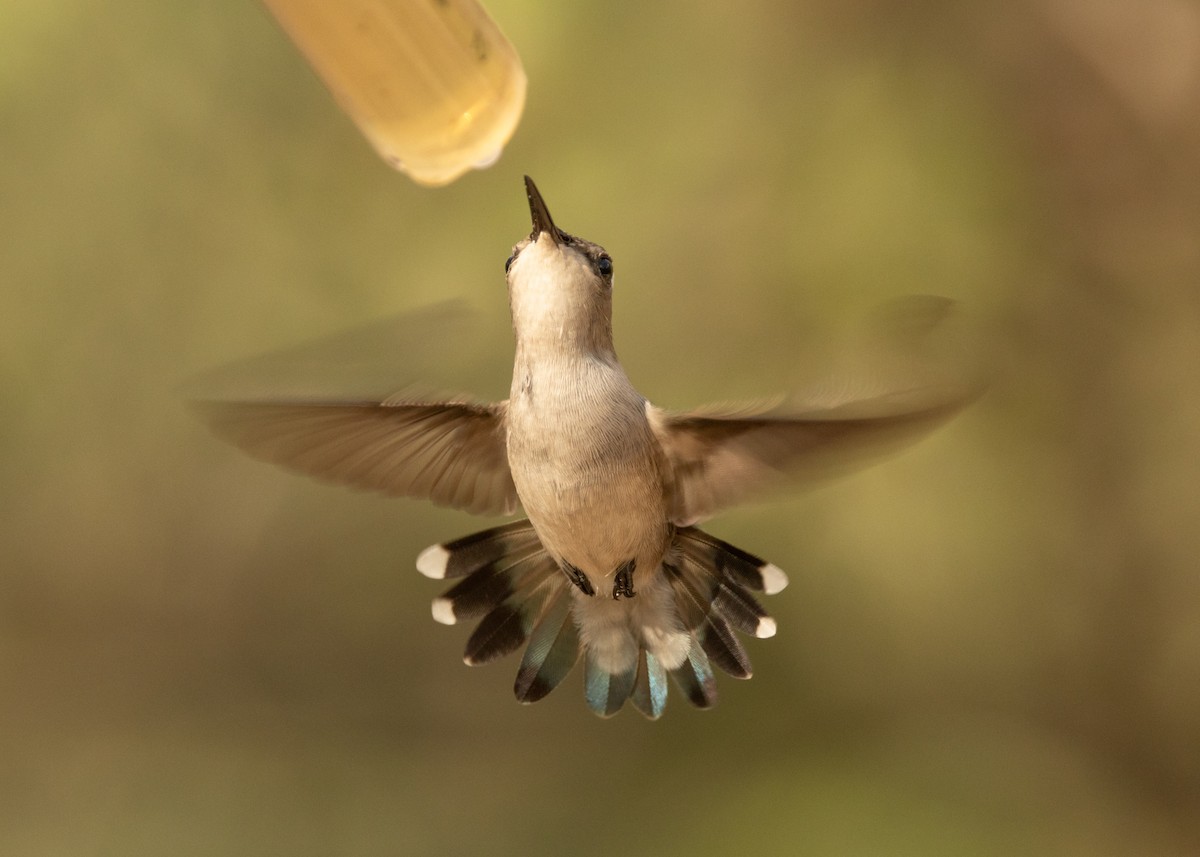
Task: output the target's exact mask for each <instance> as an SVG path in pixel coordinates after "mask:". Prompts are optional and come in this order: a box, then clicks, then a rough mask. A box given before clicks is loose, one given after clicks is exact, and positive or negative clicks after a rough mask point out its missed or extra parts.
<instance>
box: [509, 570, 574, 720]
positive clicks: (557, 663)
mask: <svg viewBox="0 0 1200 857" xmlns="http://www.w3.org/2000/svg"><path fill="white" fill-rule="evenodd" d="M578 659H579V631H578V629H577V628H576V627H575V622H574V620H573V619H572V618H571V590H570V588H569V587H565V586H560V587H559V588H558V593H557V594H556V595H555V596H554V598H553V599H552V600H551V601H550V603H549V604H548V605H547V606H546V610H545V612H544V613H543V614H542V618H541V619H540V620H538V623H537V627H535V628H534V629H533V633H532V634H531V635H530V637H529V645H528V646H527V647H526V649H525V657H524V658H522V659H521V667H520V669H518V670H517V681H516V684H514V685H513V693H515V694H516V697H517V701H518V702H525V703H530V702H537V701H538V700H539V699H541V698H542V697H543V696H545V695H546V694H548V693H549V692H550V691H552V690H554V688H556V687H558V683H559V682H561V681H562V680H563V679H564V678H565V677H566V675H567V673H569V672H570V671H571V668H572V667H574V666H575V661H577V660H578Z"/></svg>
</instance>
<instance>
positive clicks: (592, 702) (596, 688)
mask: <svg viewBox="0 0 1200 857" xmlns="http://www.w3.org/2000/svg"><path fill="white" fill-rule="evenodd" d="M585 658H586V659H585V661H584V696H585V697H586V698H587V704H588V708H590V709H592V711H594V712H595V713H596V714H599V715H600V716H601V717H612V716H613V715H614V714H616V713H617V712H618V711H620V710H621V706H623V705H624V704H625V700H627V699H628V698H629V694H630V693H631V692H632V691H633V688H634V681H635V680H636V678H637V667H636V665H635V667H634V668H633V669H630V670H626V671H625V672H620V673H610V672H609V671H608V670H606V669H604V668H602V667H601V666H599V665H598V664H597V663H596V661H595V660H593V659H592V658H590V657H586V656H585Z"/></svg>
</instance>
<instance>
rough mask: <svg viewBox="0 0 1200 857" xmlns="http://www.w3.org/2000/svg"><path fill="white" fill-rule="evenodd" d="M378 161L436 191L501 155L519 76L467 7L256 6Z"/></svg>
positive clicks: (446, 3)
mask: <svg viewBox="0 0 1200 857" xmlns="http://www.w3.org/2000/svg"><path fill="white" fill-rule="evenodd" d="M264 3H265V4H266V6H267V8H268V9H270V10H271V13H272V14H273V15H274V16H275V18H276V19H277V20H278V21H279V24H280V26H282V27H283V29H284V31H285V32H286V33H287V34H288V36H289V37H290V38H291V39H292V41H293V42H295V43H296V46H297V47H298V48H300V51H301V52H302V53H303V54H304V56H305V57H306V58H307V59H308V62H309V63H310V64H311V65H312V67H313V69H315V70H316V72H317V75H318V76H319V77H320V78H321V80H322V81H324V83H325V85H326V86H327V87H328V88H329V89H330V91H331V92H332V93H333V94H334V97H335V98H336V99H337V101H338V103H339V104H340V105H341V106H342V109H343V110H345V111H346V113H348V114H349V115H350V118H351V119H353V120H354V122H355V124H356V125H358V127H359V130H361V131H362V132H363V134H365V135H366V137H367V139H368V140H369V141H370V142H371V145H372V146H374V147H375V149H376V151H378V152H379V154H380V155H381V156H382V157H383V159H384V160H385V161H387V162H388V163H389V164H391V165H392V166H393V167H395V168H396V169H398V170H401V171H402V172H405V173H407V174H408V175H409V176H410V177H411V178H412V179H413V180H414V181H416V182H418V183H419V184H424V185H443V184H448V183H449V182H452V181H454V180H455V179H456V178H458V177H459V176H460V175H462V174H463V173H465V172H466V171H467V170H469V169H472V168H475V167H485V166H488V165H490V164H492V163H493V162H495V160H496V159H497V158H498V157H499V156H500V152H501V150H502V149H503V148H504V145H505V144H506V143H507V142H508V140H509V138H510V137H511V136H512V133H513V131H514V130H515V129H516V127H517V122H518V121H519V120H520V118H521V111H522V109H523V108H524V106H525V86H526V80H525V71H524V69H523V68H522V67H521V60H520V58H519V57H518V56H517V53H516V51H515V50H514V49H513V46H512V45H511V44H510V43H509V41H508V40H507V39H506V38H504V34H503V33H501V32H500V28H499V27H497V26H496V24H495V22H494V21H493V20H492V19H491V18H490V17H489V16H488V14H487V12H486V11H484V9H483V7H482V6H481V5H480V4H479V3H478V2H475V0H264Z"/></svg>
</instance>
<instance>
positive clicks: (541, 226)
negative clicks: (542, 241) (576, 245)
mask: <svg viewBox="0 0 1200 857" xmlns="http://www.w3.org/2000/svg"><path fill="white" fill-rule="evenodd" d="M525 194H526V196H528V197H529V214H530V216H531V217H532V218H533V231H532V232H530V233H529V238H530V240H532V241H537V240H538V236H539V235H541V234H542V233H543V232H545V233H548V234H549V235H550V240H551V241H553V242H554V243H555V244H562V243H563V234H562V232H560V231H559V229H558V227H557V226H555V225H554V221H553V220H552V219H551V217H550V209H548V208H546V201H545V200H544V199H542V195H541V194H540V193H539V192H538V189H537V185H535V184H534V183H533V179H531V178H530V177H529V176H525Z"/></svg>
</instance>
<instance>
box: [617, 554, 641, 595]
mask: <svg viewBox="0 0 1200 857" xmlns="http://www.w3.org/2000/svg"><path fill="white" fill-rule="evenodd" d="M636 565H637V560H635V559H631V560H629V561H628V562H626V563H625V564H624V565H623V566H621V567H620V568H618V569H617V577H616V579H615V580H614V581H613V598H614V599H616V600H618V601H619V600H620V599H622V598H632V597H633V596H634V595H636V594H637V593H636V592H634V591H633V569H634V567H635V566H636Z"/></svg>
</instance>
